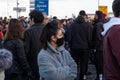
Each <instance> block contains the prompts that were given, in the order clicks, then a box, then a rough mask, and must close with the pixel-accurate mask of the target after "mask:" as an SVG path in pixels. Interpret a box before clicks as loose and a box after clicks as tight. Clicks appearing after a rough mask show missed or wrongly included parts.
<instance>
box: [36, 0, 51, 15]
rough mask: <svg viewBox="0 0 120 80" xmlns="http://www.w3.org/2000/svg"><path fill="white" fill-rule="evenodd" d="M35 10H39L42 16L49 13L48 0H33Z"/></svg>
mask: <svg viewBox="0 0 120 80" xmlns="http://www.w3.org/2000/svg"><path fill="white" fill-rule="evenodd" d="M35 9H37V10H40V11H41V12H43V13H44V14H46V15H48V14H49V13H48V12H49V0H35Z"/></svg>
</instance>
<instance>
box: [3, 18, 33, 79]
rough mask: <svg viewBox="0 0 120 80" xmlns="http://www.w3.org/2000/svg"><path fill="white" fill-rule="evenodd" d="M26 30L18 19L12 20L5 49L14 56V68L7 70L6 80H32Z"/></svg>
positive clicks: (5, 40) (6, 36)
mask: <svg viewBox="0 0 120 80" xmlns="http://www.w3.org/2000/svg"><path fill="white" fill-rule="evenodd" d="M23 35H24V28H23V26H22V24H21V22H20V21H19V20H17V19H11V20H10V23H9V25H8V29H7V32H6V35H5V39H4V43H3V47H4V48H5V49H7V50H9V51H11V53H12V55H13V64H12V66H11V67H10V68H9V69H7V70H5V80H27V79H30V78H31V68H30V66H29V64H28V62H27V59H26V56H25V50H24V44H23V41H22V40H23Z"/></svg>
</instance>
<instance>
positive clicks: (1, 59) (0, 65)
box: [0, 49, 12, 71]
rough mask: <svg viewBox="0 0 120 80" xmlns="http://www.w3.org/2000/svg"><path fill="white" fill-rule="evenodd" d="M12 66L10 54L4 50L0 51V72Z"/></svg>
mask: <svg viewBox="0 0 120 80" xmlns="http://www.w3.org/2000/svg"><path fill="white" fill-rule="evenodd" d="M11 65H12V53H11V52H10V51H8V50H6V49H0V71H3V70H5V69H8V68H9V67H10V66H11Z"/></svg>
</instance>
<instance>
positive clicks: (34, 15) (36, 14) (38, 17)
mask: <svg viewBox="0 0 120 80" xmlns="http://www.w3.org/2000/svg"><path fill="white" fill-rule="evenodd" d="M29 16H30V19H31V20H32V19H33V20H34V22H35V23H42V22H43V20H44V15H43V14H42V12H41V11H39V10H33V11H31V12H30V14H29Z"/></svg>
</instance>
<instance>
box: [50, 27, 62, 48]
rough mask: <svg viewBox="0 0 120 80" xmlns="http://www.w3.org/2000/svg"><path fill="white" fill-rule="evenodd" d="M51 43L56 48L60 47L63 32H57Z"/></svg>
mask: <svg viewBox="0 0 120 80" xmlns="http://www.w3.org/2000/svg"><path fill="white" fill-rule="evenodd" d="M51 41H52V42H54V43H55V44H56V45H57V46H61V45H62V44H63V32H62V30H61V29H59V30H58V33H57V35H56V36H52V40H51Z"/></svg>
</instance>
